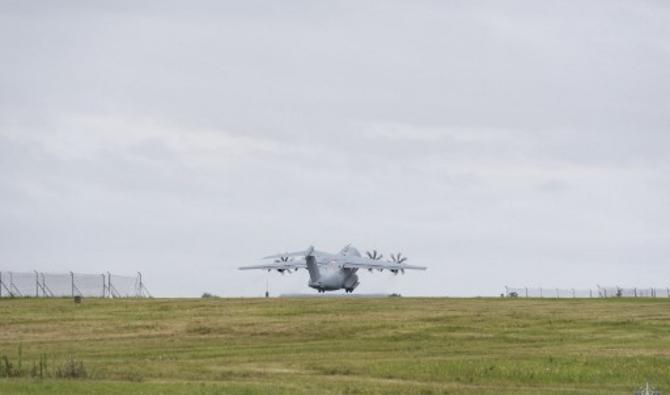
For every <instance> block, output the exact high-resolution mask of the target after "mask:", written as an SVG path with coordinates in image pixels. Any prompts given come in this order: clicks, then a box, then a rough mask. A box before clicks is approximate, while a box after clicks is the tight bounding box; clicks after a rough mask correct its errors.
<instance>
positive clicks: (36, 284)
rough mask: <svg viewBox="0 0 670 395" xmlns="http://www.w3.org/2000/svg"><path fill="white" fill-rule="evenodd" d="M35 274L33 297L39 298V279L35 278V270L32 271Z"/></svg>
mask: <svg viewBox="0 0 670 395" xmlns="http://www.w3.org/2000/svg"><path fill="white" fill-rule="evenodd" d="M33 271H34V272H35V297H36V298H39V297H40V278H39V277H38V276H37V270H33Z"/></svg>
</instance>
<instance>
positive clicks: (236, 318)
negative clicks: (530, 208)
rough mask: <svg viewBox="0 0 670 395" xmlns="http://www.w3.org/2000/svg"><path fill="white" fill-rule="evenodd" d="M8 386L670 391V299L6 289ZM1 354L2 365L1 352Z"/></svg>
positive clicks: (104, 390)
mask: <svg viewBox="0 0 670 395" xmlns="http://www.w3.org/2000/svg"><path fill="white" fill-rule="evenodd" d="M19 345H21V353H22V357H21V360H22V365H23V370H24V371H28V370H31V369H32V368H33V364H34V363H37V362H38V361H39V360H40V356H42V355H44V356H46V359H47V361H48V364H49V366H48V368H47V370H48V371H49V372H50V375H51V376H54V372H55V370H56V369H57V368H58V367H62V365H63V361H65V360H67V359H68V358H69V356H74V358H76V359H79V360H82V361H83V363H84V366H85V369H86V371H87V375H88V376H89V377H87V378H75V379H63V378H55V377H48V378H41V379H40V378H31V377H18V378H0V393H1V394H4V393H7V394H43V393H50V394H78V393H82V394H83V393H87V394H88V393H95V394H126V393H137V394H218V393H250V394H254V393H286V394H295V393H356V394H358V393H362V394H365V393H390V392H391V393H417V394H423V393H468V392H469V393H477V394H480V393H485V394H499V393H528V394H531V393H556V394H570V393H575V394H577V393H580V394H581V393H593V394H597V393H598V394H599V393H602V394H610V393H625V394H630V393H631V392H632V391H633V389H634V388H636V387H638V386H641V385H642V384H644V383H645V381H647V380H648V381H649V382H651V383H653V384H654V385H655V386H657V387H659V388H660V389H665V390H666V391H670V299H660V298H659V299H609V300H602V299H574V300H572V299H562V300H549V299H544V300H533V299H528V300H523V299H515V300H513V299H505V300H503V299H443V298H426V299H414V298H380V299H368V298H360V299H356V298H305V299H203V300H184V299H179V300H170V299H154V300H131V299H127V300H93V299H87V300H84V302H83V303H82V304H81V305H75V304H74V303H72V301H71V300H69V299H52V300H47V299H13V300H10V299H1V300H0V355H2V354H4V355H6V356H7V357H8V360H9V361H10V363H13V364H14V365H15V367H16V364H17V362H18V349H19ZM0 363H4V362H3V361H1V360H0Z"/></svg>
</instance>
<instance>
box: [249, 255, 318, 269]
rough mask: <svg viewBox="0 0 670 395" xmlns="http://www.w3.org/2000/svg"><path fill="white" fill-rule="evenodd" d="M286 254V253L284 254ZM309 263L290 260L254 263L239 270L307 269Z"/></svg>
mask: <svg viewBox="0 0 670 395" xmlns="http://www.w3.org/2000/svg"><path fill="white" fill-rule="evenodd" d="M284 256H285V255H284ZM306 268H307V265H305V262H304V261H300V260H299V261H288V262H277V263H269V264H267V265H253V266H242V267H240V268H239V270H254V269H260V270H268V271H269V270H277V271H285V270H289V271H290V270H295V269H306Z"/></svg>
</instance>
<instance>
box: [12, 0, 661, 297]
mask: <svg viewBox="0 0 670 395" xmlns="http://www.w3.org/2000/svg"><path fill="white" fill-rule="evenodd" d="M669 22H670V9H669V8H668V7H667V6H666V5H665V4H664V3H661V2H653V1H648V2H645V1H643V2H633V1H621V2H600V1H595V2H589V3H582V4H570V3H565V2H549V3H543V4H542V5H541V6H539V5H537V4H535V3H533V2H517V1H509V2H505V3H494V2H481V3H472V2H447V3H444V2H411V3H409V2H383V3H379V2H368V3H365V4H361V3H360V2H358V3H355V2H332V3H320V4H312V3H308V2H290V3H282V4H268V3H265V2H256V3H254V2H244V3H242V2H196V3H193V4H189V5H188V6H187V5H186V4H184V3H182V2H167V3H164V4H163V5H162V6H161V7H160V9H159V8H156V7H155V5H154V4H152V3H148V2H147V3H143V2H114V3H97V4H96V3H95V2H69V3H59V4H52V3H49V2H42V3H39V2H38V3H34V2H33V3H24V2H12V1H4V2H0V48H2V49H3V61H2V62H0V193H1V194H0V261H1V262H2V264H0V268H2V269H4V270H28V269H30V270H32V269H33V268H36V269H39V270H49V271H58V270H77V271H84V272H86V271H90V272H100V271H106V270H112V271H117V272H132V271H136V270H141V271H143V272H144V273H145V277H146V278H147V281H148V282H149V285H151V286H152V288H153V290H154V292H155V293H156V294H158V295H197V294H199V293H200V292H202V291H205V290H207V291H211V292H215V293H219V294H223V295H256V294H258V293H259V292H261V291H262V290H263V288H264V285H265V284H264V280H265V278H266V277H267V274H265V273H251V274H250V273H239V272H237V271H236V270H234V269H235V268H236V267H237V266H239V265H241V264H247V263H253V262H254V261H255V259H256V258H257V257H258V256H262V255H264V254H266V253H271V252H275V251H281V250H286V249H293V248H301V247H303V246H306V245H308V244H312V243H314V244H316V245H317V246H318V247H319V248H321V249H326V250H328V249H330V250H336V249H338V248H340V247H341V246H342V245H343V244H346V243H348V242H353V243H354V244H356V245H358V246H360V247H361V248H363V249H366V248H379V249H382V250H383V251H387V252H391V251H397V250H402V251H403V252H405V253H406V254H408V255H409V256H410V258H411V260H412V262H414V263H421V264H426V265H428V266H430V271H429V272H426V273H425V274H424V273H419V274H412V275H408V276H405V277H404V278H402V279H395V278H391V277H390V276H387V275H385V274H381V275H364V278H363V279H362V285H361V289H360V290H361V292H378V291H390V290H400V291H402V292H403V293H406V294H430V295H441V294H452V295H454V294H458V295H472V294H495V293H496V292H498V291H499V290H500V288H501V287H502V286H503V285H505V284H510V285H513V284H529V285H535V284H543V285H546V286H563V287H572V286H574V287H582V286H592V285H594V284H596V283H600V284H608V283H610V284H614V283H619V284H621V283H624V282H629V283H631V284H632V283H635V284H639V285H652V284H653V285H659V286H667V285H668V281H667V279H668V275H669V274H670V271H669V269H668V266H667V265H664V263H665V260H666V256H668V252H670V251H668V245H670V244H669V243H668V241H669V240H670V212H669V211H668V210H667V208H666V206H667V201H668V200H670V199H669V198H670V196H669V195H670V185H669V184H668V181H667V177H666V174H667V172H668V170H669V166H668V165H669V160H668V159H667V151H668V148H670V137H669V136H670V134H668V130H669V129H670V115H669V114H670V104H669V103H670V100H669V99H670V82H669V81H670V75H669V73H670V72H669V71H668V70H670V44H669V43H670V41H668V37H669V35H670V23H669ZM275 277H276V276H271V277H270V278H271V279H272V284H271V287H272V288H273V290H275V291H276V292H290V291H300V290H303V288H304V282H305V280H306V277H305V276H304V275H303V276H291V277H290V278H289V277H287V276H284V278H282V279H281V280H277V279H275Z"/></svg>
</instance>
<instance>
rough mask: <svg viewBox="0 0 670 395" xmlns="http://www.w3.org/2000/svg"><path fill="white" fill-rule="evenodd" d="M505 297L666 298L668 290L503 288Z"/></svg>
mask: <svg viewBox="0 0 670 395" xmlns="http://www.w3.org/2000/svg"><path fill="white" fill-rule="evenodd" d="M504 295H505V296H507V297H512V298H516V297H519V298H662V297H664V298H668V297H670V288H654V287H649V288H636V287H633V288H624V287H618V286H614V287H601V286H596V287H595V288H541V287H521V288H515V287H505V294H504Z"/></svg>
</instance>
